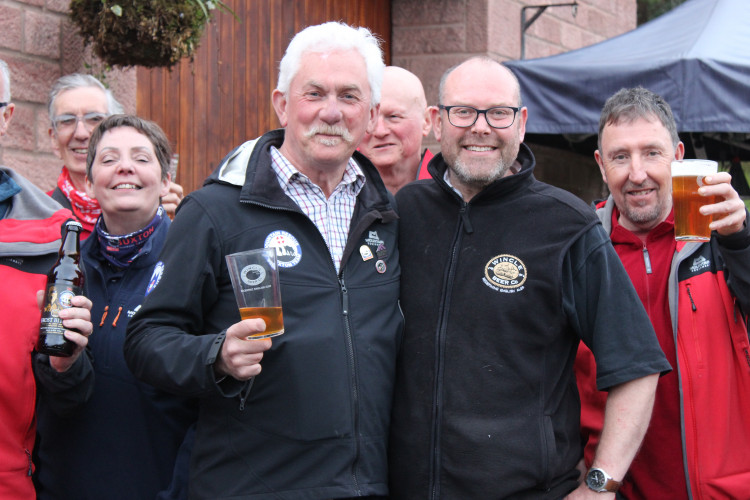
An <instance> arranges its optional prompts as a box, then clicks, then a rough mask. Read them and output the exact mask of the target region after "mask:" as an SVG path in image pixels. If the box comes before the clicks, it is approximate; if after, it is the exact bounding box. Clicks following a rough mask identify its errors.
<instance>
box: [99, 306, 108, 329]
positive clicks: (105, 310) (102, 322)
mask: <svg viewBox="0 0 750 500" xmlns="http://www.w3.org/2000/svg"><path fill="white" fill-rule="evenodd" d="M107 311H109V305H106V306H104V314H102V320H101V321H100V322H99V326H104V320H105V319H107Z"/></svg>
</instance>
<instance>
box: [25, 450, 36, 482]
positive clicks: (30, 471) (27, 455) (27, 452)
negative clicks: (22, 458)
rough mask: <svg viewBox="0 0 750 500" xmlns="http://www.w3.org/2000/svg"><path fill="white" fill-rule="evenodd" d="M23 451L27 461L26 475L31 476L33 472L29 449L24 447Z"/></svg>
mask: <svg viewBox="0 0 750 500" xmlns="http://www.w3.org/2000/svg"><path fill="white" fill-rule="evenodd" d="M23 451H25V452H26V459H27V460H28V461H29V470H28V471H27V472H26V475H27V476H29V477H31V475H32V474H33V473H34V461H33V460H32V459H31V452H30V451H29V450H27V449H24V450H23Z"/></svg>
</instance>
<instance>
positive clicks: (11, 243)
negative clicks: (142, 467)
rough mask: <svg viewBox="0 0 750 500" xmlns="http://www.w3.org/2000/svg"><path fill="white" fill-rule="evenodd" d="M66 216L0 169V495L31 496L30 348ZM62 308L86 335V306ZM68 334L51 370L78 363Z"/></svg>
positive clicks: (1, 116)
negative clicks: (66, 347)
mask: <svg viewBox="0 0 750 500" xmlns="http://www.w3.org/2000/svg"><path fill="white" fill-rule="evenodd" d="M13 110H14V106H13V103H12V102H10V71H9V70H8V66H7V64H5V62H4V61H1V60H0V137H2V136H3V135H5V133H6V132H7V130H8V125H9V124H10V120H11V118H12V116H13ZM70 218H71V213H70V212H69V211H68V210H65V209H63V208H62V207H61V206H60V205H59V204H58V203H57V202H55V201H54V200H52V199H50V197H49V196H47V195H46V194H45V193H44V192H43V191H41V190H40V189H39V188H37V187H36V186H34V185H33V184H32V183H31V182H29V181H28V180H26V179H25V178H23V177H22V176H20V175H19V174H18V173H16V172H14V171H13V170H11V169H9V168H6V167H3V166H0V284H2V285H1V286H0V342H1V343H2V349H0V498H2V499H11V500H14V499H26V500H31V499H33V498H35V497H36V496H35V493H34V486H33V484H32V482H31V473H32V472H33V470H34V467H33V465H32V462H31V452H32V450H33V448H34V440H35V433H36V425H35V417H34V408H35V406H36V388H35V382H34V375H33V372H32V365H31V357H32V349H33V348H34V345H35V344H36V341H37V338H38V336H39V320H40V316H41V314H40V310H39V304H38V303H37V291H38V290H42V289H43V288H44V284H45V282H46V279H47V276H46V275H47V271H49V269H50V268H51V267H52V265H53V264H54V262H55V260H56V259H57V251H58V249H59V248H60V227H61V225H62V224H63V223H64V222H65V221H66V220H68V219H70ZM71 303H72V305H73V307H71V308H69V309H65V310H63V311H60V313H59V314H60V317H61V318H62V317H64V318H65V319H64V322H63V324H64V325H65V326H66V328H76V329H78V330H79V331H81V332H84V333H86V334H90V333H91V331H92V329H93V327H92V325H91V322H90V310H91V301H89V300H88V299H86V298H85V297H82V296H77V297H74V298H73V299H71ZM66 337H68V338H69V339H70V340H72V341H74V342H75V343H76V344H77V345H78V349H77V351H76V354H75V356H74V357H70V358H60V357H50V358H49V359H50V366H51V367H52V368H53V369H54V370H55V371H56V372H62V371H66V370H67V369H68V368H70V366H71V365H72V364H73V363H74V362H75V360H76V359H78V356H79V354H80V353H81V351H82V350H83V348H84V347H85V345H86V343H87V337H86V336H85V335H81V334H78V333H75V332H72V331H68V332H67V333H66Z"/></svg>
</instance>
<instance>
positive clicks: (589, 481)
mask: <svg viewBox="0 0 750 500" xmlns="http://www.w3.org/2000/svg"><path fill="white" fill-rule="evenodd" d="M621 484H622V482H620V481H615V480H614V479H613V478H612V476H610V475H609V474H607V473H606V472H604V470H603V469H598V468H596V467H592V468H591V469H589V472H588V474H586V486H588V487H589V488H590V489H592V490H594V491H596V492H598V493H603V492H610V493H614V492H615V491H617V489H618V488H619V487H620V485H621Z"/></svg>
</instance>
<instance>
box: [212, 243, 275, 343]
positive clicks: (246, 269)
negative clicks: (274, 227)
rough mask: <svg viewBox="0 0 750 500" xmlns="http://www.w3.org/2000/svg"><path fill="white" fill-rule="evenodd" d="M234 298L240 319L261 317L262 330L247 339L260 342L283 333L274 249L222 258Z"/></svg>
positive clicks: (252, 251)
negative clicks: (264, 327) (226, 268)
mask: <svg viewBox="0 0 750 500" xmlns="http://www.w3.org/2000/svg"><path fill="white" fill-rule="evenodd" d="M226 260H227V267H228V268H229V276H230V278H231V279H232V287H233V288H234V296H235V298H236V299H237V305H238V307H239V309H240V316H241V317H242V319H250V318H261V319H262V320H263V321H265V323H266V330H265V331H264V332H260V333H257V334H253V335H250V336H248V337H247V338H248V339H264V338H268V337H275V336H277V335H281V334H282V333H284V317H283V314H282V312H281V289H280V287H279V271H278V266H277V263H276V249H275V248H261V249H258V250H249V251H247V252H240V253H234V254H231V255H227V256H226Z"/></svg>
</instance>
